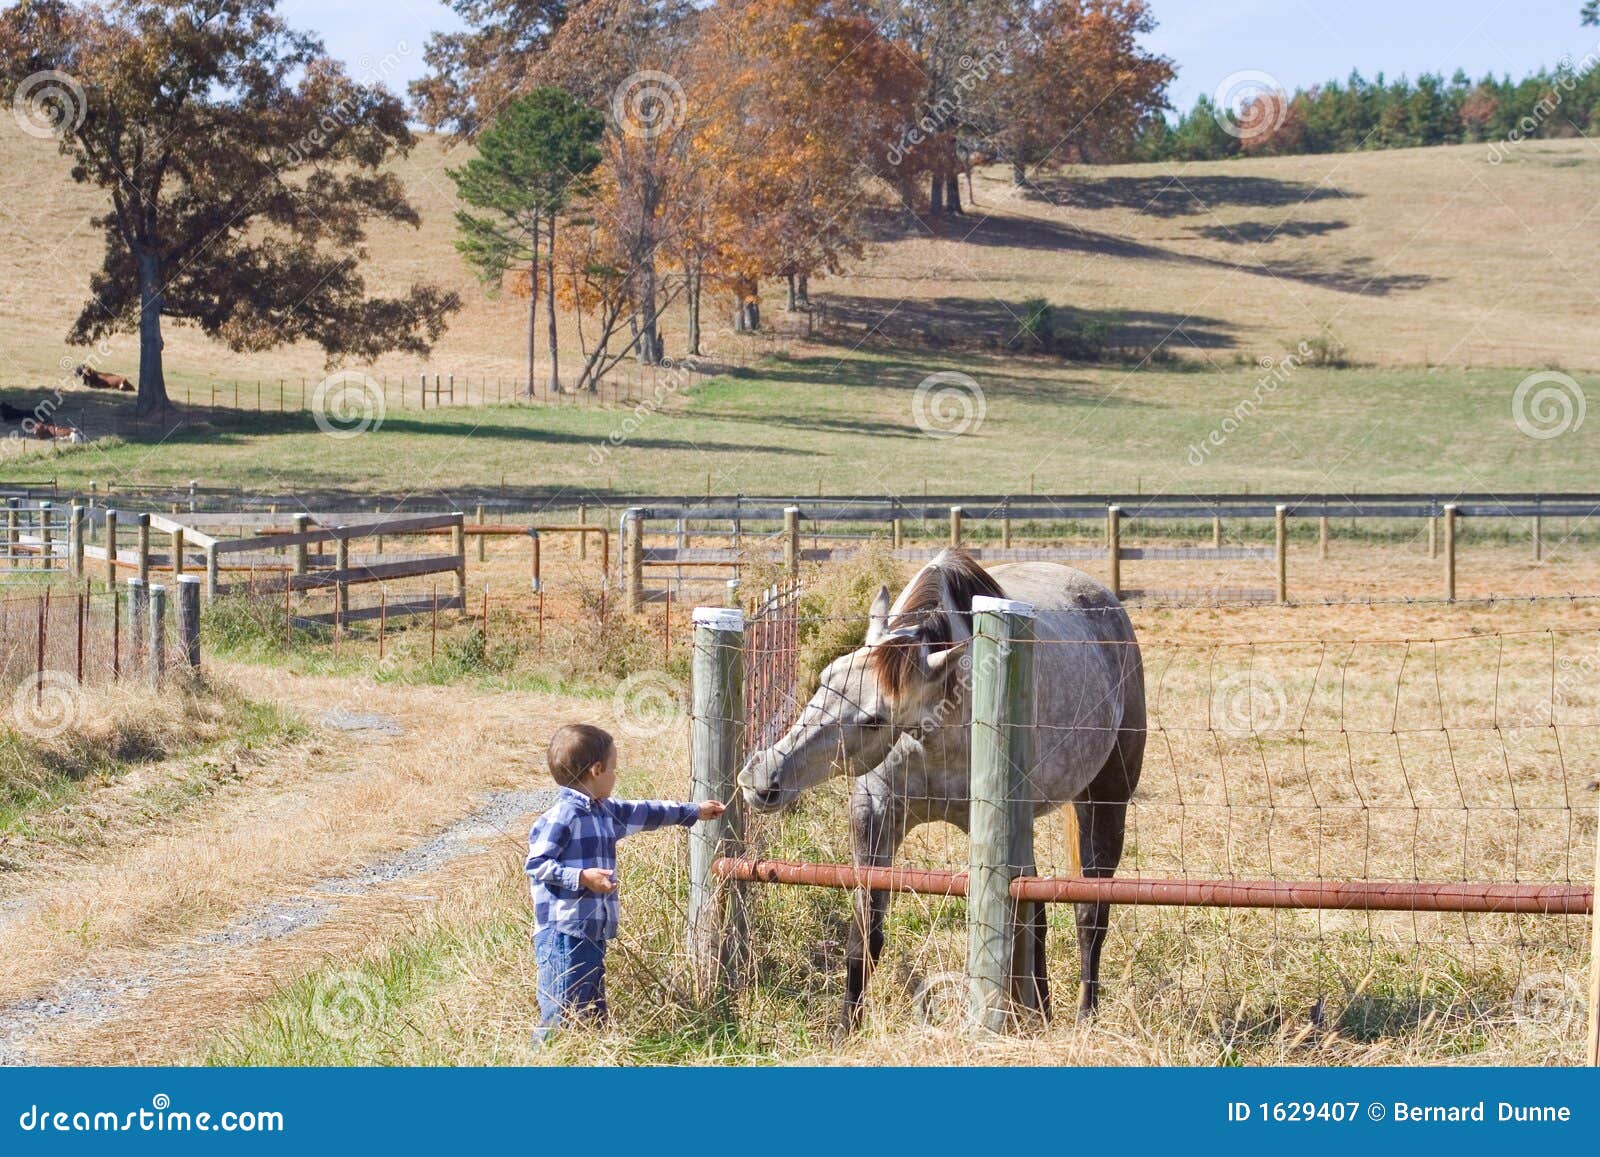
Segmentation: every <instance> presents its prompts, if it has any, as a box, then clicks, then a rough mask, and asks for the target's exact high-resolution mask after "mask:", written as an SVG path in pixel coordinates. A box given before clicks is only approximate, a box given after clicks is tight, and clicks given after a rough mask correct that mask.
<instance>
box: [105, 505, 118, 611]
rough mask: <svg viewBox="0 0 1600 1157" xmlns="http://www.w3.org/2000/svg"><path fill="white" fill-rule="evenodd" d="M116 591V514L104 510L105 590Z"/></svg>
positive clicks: (109, 510) (112, 511)
mask: <svg viewBox="0 0 1600 1157" xmlns="http://www.w3.org/2000/svg"><path fill="white" fill-rule="evenodd" d="M116 589H117V512H116V511H115V510H111V509H109V508H108V509H107V510H106V590H108V591H115V590H116Z"/></svg>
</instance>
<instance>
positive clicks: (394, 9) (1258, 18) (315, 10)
mask: <svg viewBox="0 0 1600 1157" xmlns="http://www.w3.org/2000/svg"><path fill="white" fill-rule="evenodd" d="M1152 6H1153V9H1154V11H1155V14H1156V18H1157V20H1158V21H1159V22H1160V28H1159V29H1158V30H1157V31H1156V32H1155V33H1154V34H1153V35H1152V36H1151V37H1150V38H1149V45H1150V47H1151V48H1153V49H1155V50H1157V51H1159V52H1162V53H1164V54H1166V55H1167V56H1170V57H1171V58H1172V59H1173V60H1174V61H1176V62H1177V65H1178V79H1177V82H1176V83H1175V84H1174V85H1173V88H1172V99H1173V103H1174V104H1175V105H1177V106H1178V107H1180V108H1188V107H1189V106H1190V105H1192V104H1193V103H1194V100H1195V98H1196V97H1197V96H1199V95H1200V94H1201V93H1210V92H1213V91H1215V89H1216V88H1217V86H1218V84H1219V82H1221V81H1222V80H1223V78H1225V77H1227V76H1228V75H1230V74H1231V73H1235V72H1240V71H1244V70H1259V71H1264V72H1267V73H1269V74H1271V75H1272V76H1273V77H1275V78H1276V79H1277V80H1278V81H1279V83H1281V84H1282V85H1283V86H1284V87H1285V88H1289V89H1293V88H1296V87H1300V86H1304V85H1308V84H1314V83H1316V82H1318V81H1322V80H1327V79H1328V78H1330V77H1341V78H1342V77H1344V76H1346V75H1347V74H1348V73H1349V72H1350V70H1351V69H1352V68H1359V69H1361V71H1362V72H1363V73H1364V74H1365V75H1367V76H1369V77H1370V76H1372V75H1374V74H1375V73H1377V72H1380V71H1382V72H1384V73H1386V74H1388V75H1390V76H1397V75H1399V74H1400V73H1407V74H1409V75H1412V76H1415V75H1416V74H1417V73H1419V72H1425V71H1432V72H1444V73H1445V74H1447V75H1448V74H1449V73H1452V72H1454V71H1455V70H1456V68H1458V67H1460V68H1465V69H1466V70H1467V72H1468V73H1470V74H1471V75H1473V76H1478V75H1481V74H1482V73H1484V72H1486V71H1492V72H1495V73H1503V72H1509V73H1511V74H1512V75H1513V76H1519V75H1521V74H1523V73H1526V72H1529V71H1531V70H1532V69H1534V68H1537V67H1538V66H1540V65H1546V66H1553V65H1554V64H1555V63H1556V62H1557V61H1558V60H1560V59H1561V57H1562V56H1563V55H1567V54H1570V55H1571V56H1572V57H1573V58H1574V59H1579V58H1581V57H1583V55H1584V54H1585V53H1587V52H1589V51H1591V50H1593V49H1594V48H1595V47H1596V46H1597V45H1600V28H1583V27H1581V26H1580V25H1579V23H1578V10H1579V8H1580V7H1581V6H1582V3H1581V0H1321V2H1318V0H1211V2H1209V3H1208V2H1206V0H1153V4H1152ZM280 10H281V11H282V12H283V14H284V15H285V17H286V18H287V19H288V20H289V21H290V23H292V24H294V25H296V26H297V27H302V28H308V29H311V30H313V31H316V32H317V33H319V34H320V35H321V36H322V38H323V40H324V41H325V42H326V43H327V46H328V49H329V51H330V52H332V53H333V54H334V55H335V56H337V57H339V58H340V59H342V60H345V61H346V62H347V63H348V64H349V65H350V68H351V70H352V71H353V72H355V73H356V74H357V75H361V76H365V75H367V74H369V73H373V72H376V73H378V74H379V75H381V76H382V77H383V79H384V80H385V81H386V82H387V83H388V84H389V86H390V87H391V88H394V89H396V90H403V89H404V88H405V85H406V83H407V82H408V81H410V80H412V79H414V78H416V77H418V76H420V75H422V73H423V72H424V71H425V66H424V65H423V61H422V47H423V45H424V44H425V43H426V42H427V39H428V35H429V33H430V32H433V31H436V30H441V29H448V28H455V27H458V26H459V25H458V22H457V21H456V18H455V16H454V14H453V13H452V12H451V11H450V9H449V8H448V7H447V6H446V5H445V4H443V3H440V2H439V0H323V2H320V3H319V2H317V0H284V3H283V4H282V6H281V9H280Z"/></svg>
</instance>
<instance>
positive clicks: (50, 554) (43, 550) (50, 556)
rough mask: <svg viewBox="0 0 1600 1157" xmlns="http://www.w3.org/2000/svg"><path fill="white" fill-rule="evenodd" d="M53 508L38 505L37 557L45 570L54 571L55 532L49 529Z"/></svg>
mask: <svg viewBox="0 0 1600 1157" xmlns="http://www.w3.org/2000/svg"><path fill="white" fill-rule="evenodd" d="M53 513H55V507H54V506H52V505H51V504H50V503H48V502H41V503H39V542H40V544H41V545H40V547H39V557H40V559H41V563H42V565H43V567H44V569H45V570H54V569H55V565H56V564H55V557H56V545H55V532H54V531H53V530H51V528H50V515H51V514H53Z"/></svg>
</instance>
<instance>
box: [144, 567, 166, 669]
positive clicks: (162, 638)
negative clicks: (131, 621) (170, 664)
mask: <svg viewBox="0 0 1600 1157" xmlns="http://www.w3.org/2000/svg"><path fill="white" fill-rule="evenodd" d="M147 589H148V592H149V597H150V642H149V646H148V650H147V651H146V652H145V655H146V662H145V673H146V674H147V675H148V676H149V678H150V685H151V686H152V687H157V686H160V684H161V681H162V680H163V679H165V678H166V676H167V588H166V587H164V586H162V585H161V584H160V583H151V584H150V586H149V587H148V588H147Z"/></svg>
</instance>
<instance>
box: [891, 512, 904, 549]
mask: <svg viewBox="0 0 1600 1157" xmlns="http://www.w3.org/2000/svg"><path fill="white" fill-rule="evenodd" d="M889 535H890V537H891V538H892V539H893V541H894V549H896V550H899V549H900V548H901V547H903V546H904V545H905V542H906V524H905V520H904V519H901V518H895V519H891V520H890V523H889Z"/></svg>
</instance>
